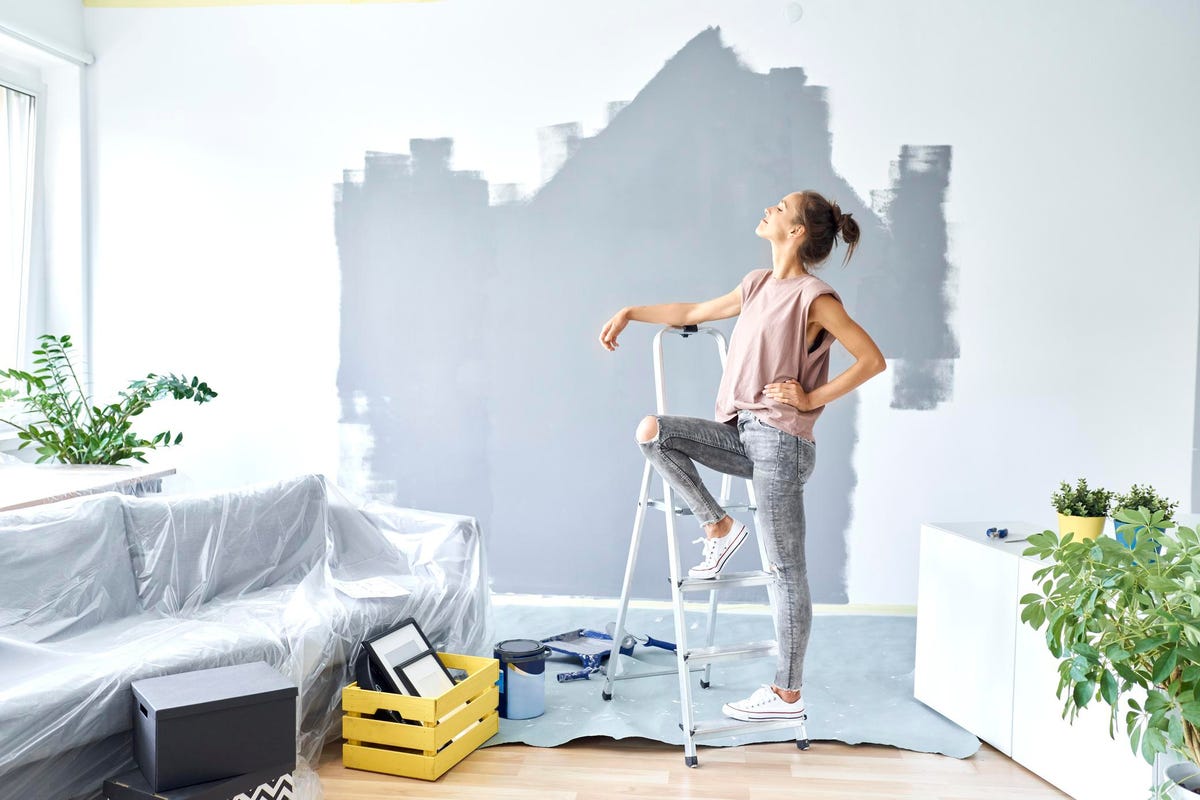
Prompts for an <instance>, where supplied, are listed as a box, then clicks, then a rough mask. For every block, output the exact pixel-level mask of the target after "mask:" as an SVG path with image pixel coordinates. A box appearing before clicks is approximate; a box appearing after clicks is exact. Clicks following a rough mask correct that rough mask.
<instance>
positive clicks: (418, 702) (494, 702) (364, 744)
mask: <svg viewBox="0 0 1200 800" xmlns="http://www.w3.org/2000/svg"><path fill="white" fill-rule="evenodd" d="M438 656H439V657H440V658H441V659H442V663H443V664H445V665H446V666H447V667H450V668H456V669H462V670H466V671H467V677H466V678H464V679H463V680H462V681H461V682H460V683H457V684H455V686H454V688H452V689H450V690H448V691H446V692H444V693H443V694H440V695H438V696H437V697H409V696H407V695H402V694H395V693H393V692H372V691H368V690H367V689H360V688H359V686H358V684H357V683H352V684H350V685H349V686H347V687H346V688H344V689H343V690H342V710H343V711H344V712H346V714H345V716H343V717H342V736H343V738H345V740H346V741H345V742H344V743H343V744H342V763H343V764H345V765H346V766H347V767H350V768H352V769H365V770H370V771H371V772H386V773H388V774H389V775H402V776H404V777H407V778H421V779H423V780H427V781H432V780H437V779H438V778H440V777H441V776H442V775H443V774H444V773H445V772H446V770H448V769H450V768H451V767H453V766H454V765H455V764H457V763H458V762H459V761H462V760H463V759H464V758H466V756H467V755H468V754H469V753H471V752H472V751H473V750H475V748H477V747H479V745H481V744H483V743H484V742H486V741H487V740H488V739H490V738H492V736H494V735H495V734H496V732H497V731H498V730H500V715H499V713H498V712H497V709H498V708H499V705H500V691H499V689H498V688H497V687H496V681H497V679H498V678H499V677H500V662H499V661H497V660H496V659H494V658H480V657H478V656H460V655H455V654H453V653H438ZM381 709H390V710H392V711H397V712H399V713H400V716H402V717H404V719H406V720H413V721H416V722H419V723H420V724H419V725H408V724H405V723H403V722H389V721H386V720H378V719H371V717H372V716H373V715H374V714H375V712H376V711H379V710H381ZM447 742H449V743H450V744H449V746H448V747H446V748H445V749H444V750H443V749H442V746H443V745H445V744H446V743H447Z"/></svg>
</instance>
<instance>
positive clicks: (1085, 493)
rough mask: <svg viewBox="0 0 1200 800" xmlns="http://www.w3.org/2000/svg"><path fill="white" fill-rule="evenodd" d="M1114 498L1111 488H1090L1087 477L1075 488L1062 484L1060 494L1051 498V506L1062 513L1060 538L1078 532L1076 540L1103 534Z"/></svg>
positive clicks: (1059, 521)
mask: <svg viewBox="0 0 1200 800" xmlns="http://www.w3.org/2000/svg"><path fill="white" fill-rule="evenodd" d="M1112 498H1113V493H1112V492H1111V491H1109V490H1108V489H1092V488H1089V487H1088V482H1087V478H1080V479H1079V480H1077V481H1076V482H1075V486H1074V487H1072V486H1071V485H1070V484H1069V483H1067V482H1066V481H1061V482H1060V483H1059V488H1058V491H1056V492H1055V493H1054V494H1053V495H1052V496H1051V503H1052V504H1053V505H1054V508H1055V510H1056V511H1058V533H1059V535H1060V536H1066V535H1067V534H1068V533H1074V534H1075V538H1076V539H1095V538H1096V537H1098V536H1101V535H1103V533H1104V520H1105V519H1106V518H1107V517H1108V508H1109V506H1110V505H1111V504H1112Z"/></svg>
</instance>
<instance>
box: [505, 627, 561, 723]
mask: <svg viewBox="0 0 1200 800" xmlns="http://www.w3.org/2000/svg"><path fill="white" fill-rule="evenodd" d="M549 654H550V648H549V647H546V646H545V645H544V644H542V643H541V642H539V641H535V640H534V639H506V640H504V641H503V642H500V644H498V645H496V648H495V650H494V656H495V658H496V659H497V660H498V661H499V662H500V680H499V681H498V682H497V685H498V686H499V687H500V716H502V717H504V718H505V719H532V718H533V717H540V716H541V715H542V714H544V713H546V657H547V656H548V655H549Z"/></svg>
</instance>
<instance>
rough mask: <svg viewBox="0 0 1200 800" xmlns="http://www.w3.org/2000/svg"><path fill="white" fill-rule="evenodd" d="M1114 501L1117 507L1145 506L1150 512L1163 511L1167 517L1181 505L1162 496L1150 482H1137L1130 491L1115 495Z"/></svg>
mask: <svg viewBox="0 0 1200 800" xmlns="http://www.w3.org/2000/svg"><path fill="white" fill-rule="evenodd" d="M1112 502H1113V506H1114V507H1115V508H1144V509H1146V510H1147V511H1150V512H1154V511H1161V512H1162V513H1163V515H1164V516H1166V517H1170V516H1171V515H1172V514H1174V513H1175V509H1176V508H1178V507H1179V503H1178V502H1176V501H1173V500H1168V499H1167V498H1165V497H1162V496H1160V495H1159V494H1158V492H1156V491H1155V490H1154V487H1153V486H1151V485H1150V484H1146V485H1145V486H1138V485H1137V484H1136V483H1135V484H1134V485H1133V486H1130V487H1129V491H1128V492H1125V493H1124V494H1116V495H1114V496H1113V501H1112Z"/></svg>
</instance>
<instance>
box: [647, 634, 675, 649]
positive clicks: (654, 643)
mask: <svg viewBox="0 0 1200 800" xmlns="http://www.w3.org/2000/svg"><path fill="white" fill-rule="evenodd" d="M646 646H647V647H660V648H662V649H663V650H670V651H671V652H672V653H674V652H675V645H674V644H673V643H672V642H664V641H662V640H661V639H655V638H654V637H653V636H650V635H647V636H646Z"/></svg>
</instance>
